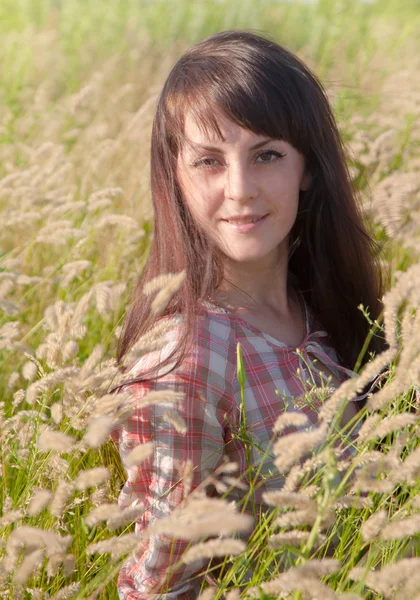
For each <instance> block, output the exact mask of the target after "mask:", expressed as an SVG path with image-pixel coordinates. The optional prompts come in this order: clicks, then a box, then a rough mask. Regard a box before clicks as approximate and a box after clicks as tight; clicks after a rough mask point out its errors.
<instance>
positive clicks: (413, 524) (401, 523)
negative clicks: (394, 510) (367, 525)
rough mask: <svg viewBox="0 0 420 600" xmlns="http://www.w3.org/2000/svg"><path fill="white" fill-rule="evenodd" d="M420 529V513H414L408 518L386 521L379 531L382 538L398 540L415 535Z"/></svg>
mask: <svg viewBox="0 0 420 600" xmlns="http://www.w3.org/2000/svg"><path fill="white" fill-rule="evenodd" d="M419 531H420V515H414V516H412V517H409V518H408V519H400V520H398V521H393V522H392V523H387V524H386V525H385V526H384V527H383V528H382V530H381V532H380V538H381V539H382V540H398V539H401V538H404V537H408V536H413V535H416V534H417V533H418V532H419Z"/></svg>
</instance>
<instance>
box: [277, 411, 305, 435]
mask: <svg viewBox="0 0 420 600" xmlns="http://www.w3.org/2000/svg"><path fill="white" fill-rule="evenodd" d="M309 425H310V422H309V419H308V417H307V416H306V415H305V413H303V412H300V411H293V412H284V413H282V414H281V415H280V416H279V417H277V421H276V422H275V424H274V427H273V431H274V432H275V433H280V432H282V431H284V430H285V429H288V428H289V427H296V428H297V429H302V428H304V427H308V426H309Z"/></svg>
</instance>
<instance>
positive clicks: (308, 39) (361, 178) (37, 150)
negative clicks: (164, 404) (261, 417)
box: [0, 0, 420, 600]
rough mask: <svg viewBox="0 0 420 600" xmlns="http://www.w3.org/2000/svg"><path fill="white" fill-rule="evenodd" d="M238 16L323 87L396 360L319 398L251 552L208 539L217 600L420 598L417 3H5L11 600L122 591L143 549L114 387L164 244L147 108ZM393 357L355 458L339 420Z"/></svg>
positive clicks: (4, 440) (2, 569) (1, 47)
mask: <svg viewBox="0 0 420 600" xmlns="http://www.w3.org/2000/svg"><path fill="white" fill-rule="evenodd" d="M229 28H245V29H253V30H257V31H260V32H265V33H267V34H270V35H272V36H273V37H274V38H275V39H276V40H278V41H279V42H280V43H282V44H284V45H286V46H287V47H289V48H290V49H292V50H293V51H295V52H296V53H297V54H298V55H299V56H300V57H302V58H303V59H304V60H305V61H306V62H307V63H308V64H309V66H311V67H312V68H313V70H314V71H315V72H316V73H317V74H318V75H319V77H320V78H321V80H322V82H323V84H324V86H325V87H326V89H327V91H328V94H329V96H330V98H331V102H332V105H333V107H334V111H335V114H336V117H337V121H338V124H339V127H340V130H341V132H342V134H343V137H344V139H345V141H346V145H347V150H348V161H349V168H350V172H351V175H352V179H353V182H354V185H355V187H356V189H357V190H358V191H359V198H360V203H361V207H362V210H363V214H364V216H365V218H366V221H367V222H368V223H369V226H370V227H371V228H372V231H373V232H374V234H375V236H376V239H377V241H378V244H379V245H380V247H381V256H382V261H383V265H384V269H385V270H386V272H387V274H388V275H387V277H388V290H387V292H386V295H385V297H384V313H383V319H382V320H381V321H380V322H372V323H371V325H372V331H375V329H377V328H380V329H383V330H384V332H385V335H386V339H387V341H388V343H389V350H387V351H386V352H385V353H384V354H383V355H379V356H376V357H371V360H370V362H369V363H368V364H367V365H366V367H364V369H363V370H361V371H360V373H359V376H358V377H357V378H355V379H352V380H350V381H349V382H346V383H345V384H343V385H342V386H341V387H340V388H339V389H338V390H336V391H335V392H334V393H333V394H332V396H329V397H328V398H327V397H325V402H324V406H323V411H322V415H321V422H322V427H324V430H323V431H324V433H325V432H326V433H325V436H324V438H325V439H324V438H323V439H324V449H323V450H322V452H320V453H317V454H314V455H311V456H309V458H307V454H308V450H309V451H310V450H311V448H313V447H314V446H315V445H316V443H318V442H319V439H318V440H316V439H315V437H314V438H313V441H312V442H310V441H309V442H308V440H307V439H306V441H305V439H302V438H298V439H296V440H295V441H294V443H295V444H296V450H295V454H294V455H293V460H292V459H290V456H289V455H287V454H286V453H285V451H284V448H282V447H281V445H280V446H279V447H278V456H277V460H278V464H279V465H280V466H282V467H284V470H285V472H286V473H287V477H286V481H285V486H284V488H283V489H282V490H279V493H278V494H277V495H273V496H272V497H271V498H268V500H269V501H270V504H271V505H272V506H273V512H272V513H270V514H268V515H267V517H266V518H265V519H264V520H263V522H261V524H260V526H259V527H258V528H257V529H256V530H255V531H254V532H253V533H252V535H251V536H250V537H249V539H248V540H247V543H246V544H244V543H239V540H234V542H235V543H234V542H231V541H229V540H224V541H225V542H226V544H225V550H223V547H222V549H220V547H219V548H217V547H216V546H215V544H213V546H212V545H211V542H203V545H204V546H203V547H201V546H200V548H201V551H202V552H204V553H206V552H207V553H208V555H211V553H212V552H214V553H219V554H220V553H221V554H222V555H223V554H224V553H226V554H227V555H228V557H227V558H226V562H225V568H224V570H223V571H222V574H221V575H220V576H219V578H218V580H217V585H216V586H213V587H207V588H205V587H203V590H202V594H201V598H202V600H204V599H206V600H210V599H211V598H214V599H215V600H219V599H221V598H226V599H227V600H235V599H238V598H240V597H241V598H245V597H249V598H259V599H261V600H263V599H265V600H269V599H271V598H293V599H296V600H298V599H303V598H318V599H324V598H325V599H330V598H331V599H338V598H340V599H343V600H344V599H347V600H355V599H356V598H367V599H372V600H373V599H376V598H378V599H381V600H382V599H385V600H388V599H390V600H391V599H393V600H410V599H416V598H417V599H419V598H420V538H419V533H420V496H419V494H418V492H419V490H420V445H419V444H418V434H419V427H420V420H419V417H418V414H419V413H418V410H419V406H420V386H419V380H420V313H419V314H418V313H417V308H418V306H419V302H420V265H419V263H418V257H419V254H420V236H419V234H420V153H419V148H420V77H419V71H420V41H419V38H418V31H420V10H419V6H418V2H417V1H416V0H411V1H410V0H404V1H401V2H397V0H383V1H376V2H358V1H355V2H351V3H350V2H346V1H344V0H337V1H334V0H318V1H317V2H312V3H307V2H281V1H274V0H270V1H268V0H260V1H259V2H255V0H243V1H242V2H239V0H238V1H236V0H232V1H223V0H219V1H216V0H208V1H206V2H204V1H202V0H197V2H187V0H178V1H177V2H175V1H170V0H155V1H153V2H150V1H147V0H136V1H134V0H120V1H119V2H113V1H112V0H102V1H101V2H94V1H93V0H86V1H84V2H82V0H66V1H64V0H0V215H1V223H2V227H1V229H0V372H1V375H2V376H1V380H0V390H1V392H0V394H1V402H0V449H1V457H0V597H2V598H13V599H20V598H22V599H23V598H24V599H27V598H34V599H41V598H42V599H44V598H45V599H46V598H55V599H61V600H64V599H67V598H91V599H93V598H106V599H110V600H116V599H117V598H118V594H117V590H116V576H117V573H118V570H119V568H120V565H121V563H122V561H123V560H124V559H125V558H126V557H127V556H128V555H129V553H130V552H132V551H133V550H134V549H135V547H136V545H137V544H138V542H139V540H138V538H137V537H136V536H135V535H134V534H133V531H134V529H133V521H134V520H135V518H136V513H135V511H133V510H131V511H130V510H127V511H126V512H121V511H119V509H118V508H117V506H116V502H117V497H118V493H119V490H120V488H121V485H122V483H123V482H124V478H125V473H124V470H123V467H122V465H121V462H120V459H119V455H118V450H117V448H116V446H115V445H114V443H113V442H112V441H110V439H109V432H110V431H111V429H112V427H113V426H115V424H117V423H119V422H123V420H124V419H125V418H126V417H127V415H128V414H129V412H130V402H129V398H126V397H117V396H115V395H111V394H109V393H108V391H109V389H110V386H111V385H115V383H116V382H118V381H120V382H122V381H123V376H122V375H121V374H120V373H119V370H118V367H117V364H116V360H115V354H116V346H117V342H118V336H119V334H120V332H121V323H122V319H123V317H124V314H125V311H126V308H127V305H128V303H129V300H130V294H131V292H132V291H133V289H134V286H135V284H136V281H137V279H138V277H139V275H140V273H141V269H142V266H143V265H144V262H145V258H146V256H147V250H148V247H149V243H150V239H151V236H152V235H153V220H152V210H151V201H150V189H149V142H150V128H151V120H152V117H153V111H154V107H155V103H156V99H157V95H158V93H159V90H160V86H161V85H162V83H163V81H164V79H165V76H166V75H167V73H168V71H169V69H170V68H171V66H172V65H173V63H174V62H175V61H176V59H177V58H178V57H179V56H180V54H181V53H182V51H183V50H184V49H185V48H186V47H187V46H188V45H189V44H191V43H193V42H195V41H198V40H199V39H201V38H203V37H204V36H205V35H208V34H210V33H213V32H215V31H219V30H223V29H229ZM168 285H169V287H170V282H169V284H168ZM156 287H157V289H158V286H156ZM161 291H162V294H161V297H164V296H165V293H166V294H167V293H169V292H168V289H165V287H164V286H163V288H162V290H161ZM361 309H362V308H361ZM366 318H369V315H368V314H367V315H366ZM147 343H150V340H143V345H142V343H140V345H139V346H138V347H137V350H136V351H137V352H138V353H139V355H140V354H141V352H143V351H144V348H145V347H147ZM238 361H239V364H240V355H238ZM356 369H357V365H356ZM383 369H386V370H385V375H384V376H383V378H382V383H381V389H380V391H379V392H378V393H376V394H374V395H373V396H371V397H370V398H368V401H367V404H366V407H365V408H364V409H363V410H362V411H361V413H360V415H359V417H358V419H359V423H362V419H363V423H362V424H361V428H360V431H359V433H358V438H357V443H356V452H355V455H354V457H353V458H352V459H343V458H341V457H340V455H339V453H337V452H335V451H334V437H335V436H336V435H337V433H335V427H334V425H335V422H336V418H337V417H336V415H337V412H339V410H340V407H342V403H343V399H349V398H351V397H352V395H354V394H356V393H357V392H358V390H360V389H362V388H363V385H364V384H365V383H366V382H367V381H369V380H370V379H371V378H372V377H373V376H375V375H376V374H378V373H380V372H381V371H382V370H383ZM314 392H316V393H320V394H322V393H324V395H325V390H315V391H314ZM355 425H356V424H355ZM284 426H285V424H284V423H282V422H281V420H280V419H279V422H278V431H279V432H281V430H282V427H284ZM306 435H308V434H307V433H306ZM311 443H312V446H311ZM305 449H306V453H305ZM282 452H283V454H284V455H283V454H282ZM309 454H310V452H309ZM305 457H306V458H305ZM143 458H144V457H143ZM304 458H305V460H303V459H304ZM141 459H142V456H141V455H140V454H139V455H138V456H137V458H136V457H132V460H137V461H140V460H141ZM300 459H302V460H300ZM229 469H233V466H232V465H231V467H229V468H226V470H225V471H223V470H222V471H221V472H220V473H219V474H218V476H219V489H220V491H221V493H222V498H221V499H220V501H219V504H217V503H215V504H214V507H213V508H212V507H211V505H209V515H208V516H206V514H201V513H200V520H201V526H202V527H203V528H204V529H202V530H201V531H203V530H204V531H206V529H205V528H206V523H207V520H206V519H208V529H207V534H208V535H214V534H217V532H215V531H213V530H212V525H211V524H212V523H214V519H213V520H212V519H211V516H212V511H213V512H217V511H221V513H223V512H225V511H226V510H231V508H228V505H227V501H225V500H223V492H224V491H225V490H227V489H228V488H229V486H231V485H235V482H234V481H233V480H232V477H231V476H230V475H231V474H229V473H228V472H229ZM228 475H229V477H228ZM185 502H186V507H187V508H188V503H189V502H190V503H191V507H194V506H195V505H194V502H197V499H194V497H191V498H186V500H185ZM223 502H226V505H224V504H223ZM191 511H192V512H193V509H192V508H191ZM187 513H188V511H187ZM237 513H238V515H239V513H240V509H239V508H238V509H237ZM187 516H188V515H187ZM193 517H194V516H193V514H192V515H191V520H190V521H188V523H189V525H190V526H191V527H192V528H193V525H194V518H193ZM234 521H235V520H234V519H232V522H234ZM236 522H238V523H239V522H240V519H237V521H236ZM165 533H167V534H168V535H170V534H171V524H170V523H169V524H168V525H167V530H165ZM231 533H232V534H233V533H234V532H233V531H232V532H231ZM173 535H175V534H173ZM205 544H207V546H206V545H205ZM229 544H230V545H229ZM193 556H194V555H193V553H192V554H190V556H189V557H186V560H191V557H193ZM283 559H284V560H285V561H286V562H287V564H288V567H287V570H284V569H283V570H281V569H279V568H278V563H279V562H281V561H282V560H283ZM250 565H253V566H252V569H253V573H252V577H251V578H250V579H249V578H248V579H247V577H246V573H247V571H248V569H249V567H250Z"/></svg>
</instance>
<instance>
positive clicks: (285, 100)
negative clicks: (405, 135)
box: [118, 31, 383, 600]
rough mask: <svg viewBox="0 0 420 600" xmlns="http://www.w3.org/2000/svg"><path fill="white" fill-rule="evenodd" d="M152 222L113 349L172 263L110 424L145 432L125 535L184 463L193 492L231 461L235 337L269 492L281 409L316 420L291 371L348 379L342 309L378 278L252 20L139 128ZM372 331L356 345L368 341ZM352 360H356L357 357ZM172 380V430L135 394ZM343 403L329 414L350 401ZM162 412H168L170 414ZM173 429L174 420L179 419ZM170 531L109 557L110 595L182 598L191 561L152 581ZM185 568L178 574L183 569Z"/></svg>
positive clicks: (214, 44)
mask: <svg viewBox="0 0 420 600" xmlns="http://www.w3.org/2000/svg"><path fill="white" fill-rule="evenodd" d="M151 182H152V195H153V206H154V235H153V241H152V245H151V249H150V254H149V257H148V262H147V264H146V266H145V268H144V270H143V273H142V275H141V278H140V282H139V286H138V289H137V291H136V293H135V296H134V301H133V303H132V305H131V309H130V311H129V313H128V315H127V317H126V321H125V324H124V328H123V333H122V336H121V340H120V347H119V354H118V359H119V361H122V359H123V358H124V356H125V355H126V354H127V352H128V351H129V349H130V348H131V346H132V345H133V343H135V341H136V340H137V339H138V338H139V336H140V335H142V334H144V333H145V332H146V331H148V330H149V329H150V328H151V327H152V326H153V325H154V324H156V320H157V319H155V320H153V319H152V318H151V317H150V314H151V311H150V304H151V301H152V299H153V298H152V296H150V295H145V294H143V292H142V290H143V288H144V286H145V284H146V283H147V282H149V281H150V280H151V279H153V278H155V277H156V276H158V275H161V274H168V273H178V272H180V271H184V272H185V279H184V281H183V283H182V286H181V288H180V289H179V291H178V292H177V293H176V294H174V296H173V297H172V299H171V300H170V302H169V304H168V305H167V307H166V309H165V310H164V312H163V313H162V314H160V315H159V320H160V321H162V319H169V318H171V319H172V320H171V323H173V326H172V328H171V329H170V330H169V331H168V332H167V333H166V339H167V344H166V345H165V346H164V348H163V349H162V350H160V351H159V350H156V351H151V352H149V353H147V354H146V355H145V356H143V357H142V358H141V359H140V360H138V361H137V362H136V364H134V365H132V366H131V370H130V374H132V380H131V381H130V383H128V384H126V385H125V386H124V388H123V389H124V390H127V389H130V390H131V392H132V394H133V398H134V401H135V402H136V410H135V412H134V414H133V416H132V417H131V418H130V419H129V421H128V422H127V423H126V424H124V425H123V426H121V427H120V431H119V444H120V451H121V455H122V457H123V459H124V457H125V456H126V454H127V453H128V452H129V451H130V450H132V449H133V448H134V447H135V446H137V445H139V444H143V443H146V442H150V441H153V443H154V452H153V455H152V456H151V457H150V458H149V459H148V460H146V461H145V462H143V463H142V465H141V466H140V467H135V468H134V467H133V468H132V469H129V468H128V469H127V471H128V479H127V482H126V484H125V485H124V488H123V490H122V492H121V495H120V505H121V507H127V506H130V505H132V504H133V503H141V504H142V506H143V507H144V511H143V512H142V514H141V516H140V518H139V519H138V520H137V524H136V528H137V531H142V530H144V529H145V528H146V527H147V526H149V525H150V524H151V523H152V522H153V521H154V520H155V519H157V518H159V517H162V516H165V515H168V514H170V513H171V511H172V510H173V509H174V508H175V507H176V506H177V505H179V503H180V502H181V501H182V499H183V494H184V491H183V480H182V477H180V473H181V474H182V472H183V469H184V468H185V467H186V465H187V464H190V465H192V468H193V476H192V489H195V488H196V487H197V486H198V485H200V483H201V482H202V481H203V480H204V479H205V478H206V476H207V475H208V474H209V473H211V472H213V471H214V470H215V469H216V468H217V466H218V465H220V464H221V463H222V460H223V457H224V456H227V457H228V458H229V459H230V460H231V461H234V462H236V463H238V465H239V471H240V472H241V473H243V472H245V470H246V468H247V458H248V462H249V455H248V457H247V456H246V452H247V450H246V448H245V444H244V443H243V442H242V441H241V439H240V436H238V435H237V431H238V427H239V421H240V409H241V406H240V405H241V398H240V386H239V383H238V378H237V361H236V350H237V344H238V342H239V343H240V344H241V347H242V354H243V360H244V365H245V371H246V378H247V379H246V383H245V412H246V423H247V429H248V431H249V434H250V436H251V439H252V440H253V441H254V442H255V444H253V445H252V452H253V454H252V456H251V459H252V460H251V462H253V463H255V464H256V465H257V464H258V465H259V466H260V467H261V457H262V456H263V455H265V457H264V460H263V466H262V467H261V468H260V471H259V474H260V483H259V486H256V488H258V491H257V492H256V493H255V497H254V498H253V502H254V506H255V505H257V506H258V505H261V504H262V498H261V496H262V493H263V492H264V491H266V490H267V489H279V487H281V476H280V474H279V476H278V477H276V476H274V475H271V474H272V473H273V472H275V471H276V469H275V467H274V466H273V464H272V462H273V456H272V452H271V451H270V448H271V445H272V442H273V425H274V423H275V421H276V419H277V417H278V416H279V415H280V414H281V413H282V412H283V411H286V410H288V411H290V410H297V409H298V408H299V410H302V411H303V412H305V413H306V414H307V416H308V417H309V419H310V421H311V422H312V423H313V424H314V425H315V424H316V423H317V408H319V406H317V404H316V403H312V404H311V405H309V403H308V404H306V405H303V406H302V405H301V404H302V403H301V404H300V405H298V403H296V399H299V398H300V399H302V398H304V393H305V387H306V382H315V383H317V384H318V385H321V384H322V383H323V382H324V383H325V382H326V383H328V385H329V386H338V385H339V384H340V382H342V381H344V380H345V379H346V378H348V377H349V376H351V375H352V374H353V371H352V369H354V367H355V365H356V363H357V360H358V357H359V354H360V352H361V349H362V347H363V345H364V342H365V340H366V338H367V335H368V332H369V324H368V322H367V320H366V318H365V317H364V316H363V314H362V312H361V311H360V309H359V308H358V306H359V305H360V304H363V305H364V307H366V308H367V309H368V311H369V313H370V316H371V317H372V318H373V319H376V318H377V317H378V316H379V314H380V312H381V303H380V298H381V297H382V283H381V275H380V271H379V267H378V264H377V261H376V257H375V251H376V245H375V243H374V241H373V240H372V238H371V237H370V236H369V234H368V232H367V230H366V228H365V225H364V223H363V221H362V218H361V215H360V211H359V208H358V206H357V203H356V200H355V195H354V191H353V189H352V185H351V182H350V179H349V174H348V171H347V168H346V163H345V157H344V153H343V147H342V142H341V139H340V136H339V133H338V131H337V127H336V124H335V121H334V117H333V115H332V112H331V108H330V106H329V103H328V100H327V97H326V94H325V92H324V90H323V88H322V86H321V84H320V83H319V81H318V80H317V79H316V77H315V76H314V75H313V74H312V73H311V72H310V70H309V69H308V68H307V67H306V66H305V65H304V64H303V63H302V62H301V61H300V60H299V59H298V58H297V57H296V56H294V55H293V54H292V53H290V52H289V51H287V50H285V49H284V48H282V47H281V46H279V45H278V44H276V43H274V42H273V41H270V40H267V39H264V38H262V37H260V36H257V35H254V34H252V33H247V32H240V31H233V32H232V31H230V32H229V31H228V32H222V33H219V34H216V35H213V36H211V37H209V38H208V39H205V40H204V41H202V42H201V43H199V44H197V45H196V46H193V47H192V48H190V49H189V50H187V52H186V53H185V54H184V55H183V56H182V57H181V59H180V60H179V61H178V62H177V63H176V65H175V66H174V68H173V69H172V71H171V73H170V74H169V77H168V79H167V81H166V83H165V85H164V87H163V90H162V93H161V95H160V98H159V101H158V106H157V110H156V115H155V119H154V124H153V132H152V147H151ZM382 346H383V341H382V340H381V339H380V338H378V337H373V338H372V340H371V342H370V345H369V347H368V348H367V352H365V354H364V356H363V359H362V361H361V364H363V362H365V361H366V360H367V359H368V353H369V352H377V351H378V350H381V349H382ZM359 362H360V361H359ZM154 390H174V391H177V392H183V393H184V400H183V401H182V402H181V405H180V407H179V413H180V414H181V415H182V417H183V418H184V420H185V422H186V433H185V432H182V431H181V430H179V431H177V430H176V428H175V427H174V424H173V423H172V424H171V423H170V422H168V420H167V415H166V416H165V409H167V407H161V406H159V405H154V406H150V405H149V406H143V407H142V406H141V399H142V398H143V397H144V396H145V395H146V394H147V393H149V392H150V391H154ZM357 410H358V404H357V402H353V403H350V404H349V406H347V408H346V411H345V414H344V415H343V417H342V423H343V424H346V423H347V422H348V421H349V420H350V419H351V418H352V417H353V416H354V415H355V413H356V412H357ZM169 421H170V419H169ZM178 429H179V428H178ZM185 547H186V543H184V542H182V541H177V542H175V543H172V540H170V539H167V538H163V537H158V536H155V537H152V538H150V539H149V540H148V541H147V542H145V543H144V545H143V547H142V548H141V549H140V550H139V551H138V552H137V555H136V557H135V558H132V559H131V560H130V561H129V563H127V565H126V566H125V568H124V569H123V571H122V572H121V574H120V578H119V594H120V598H124V599H127V600H134V599H142V598H146V597H149V596H148V594H150V593H154V594H157V596H153V597H164V598H183V599H190V598H191V599H192V598H196V597H197V595H198V592H199V588H200V579H199V577H196V576H195V575H196V574H197V572H198V571H200V569H201V567H202V565H199V567H197V565H196V564H194V568H192V567H191V565H190V566H184V568H183V569H179V570H178V571H177V572H176V575H174V576H173V577H172V579H171V581H170V590H171V591H168V589H167V588H166V587H165V588H164V587H162V586H163V583H164V582H165V581H166V576H165V574H166V570H167V568H168V567H169V566H170V564H175V563H176V562H177V561H178V560H179V558H180V556H181V555H182V552H183V551H184V549H185ZM194 569H195V570H194Z"/></svg>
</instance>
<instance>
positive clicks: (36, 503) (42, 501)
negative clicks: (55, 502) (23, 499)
mask: <svg viewBox="0 0 420 600" xmlns="http://www.w3.org/2000/svg"><path fill="white" fill-rule="evenodd" d="M52 497H53V495H52V492H50V491H49V490H39V491H38V492H36V494H35V495H34V496H33V498H31V501H30V503H29V507H28V515H30V516H31V517H34V516H35V515H37V514H39V513H40V512H41V510H43V509H44V508H45V507H46V506H47V505H48V504H49V503H50V501H51V499H52Z"/></svg>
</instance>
